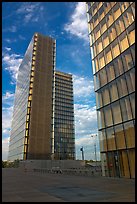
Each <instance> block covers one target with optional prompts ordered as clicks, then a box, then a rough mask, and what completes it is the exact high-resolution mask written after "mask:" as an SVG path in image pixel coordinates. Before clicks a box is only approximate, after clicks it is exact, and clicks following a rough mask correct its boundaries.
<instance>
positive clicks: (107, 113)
mask: <svg viewBox="0 0 137 204" xmlns="http://www.w3.org/2000/svg"><path fill="white" fill-rule="evenodd" d="M104 115H105V124H106V126H107V127H108V126H111V125H113V121H112V111H111V107H110V105H108V106H106V107H105V108H104Z"/></svg>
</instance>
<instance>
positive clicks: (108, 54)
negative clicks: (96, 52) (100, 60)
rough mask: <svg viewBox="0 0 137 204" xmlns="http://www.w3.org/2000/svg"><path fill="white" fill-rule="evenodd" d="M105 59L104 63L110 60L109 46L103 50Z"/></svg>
mask: <svg viewBox="0 0 137 204" xmlns="http://www.w3.org/2000/svg"><path fill="white" fill-rule="evenodd" d="M105 59H106V64H108V63H109V62H110V61H112V53H111V49H110V47H108V48H107V49H106V50H105Z"/></svg>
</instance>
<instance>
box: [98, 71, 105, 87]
mask: <svg viewBox="0 0 137 204" xmlns="http://www.w3.org/2000/svg"><path fill="white" fill-rule="evenodd" d="M99 78H100V86H101V87H102V86H104V85H105V84H107V74H106V69H105V68H103V69H102V70H100V71H99Z"/></svg>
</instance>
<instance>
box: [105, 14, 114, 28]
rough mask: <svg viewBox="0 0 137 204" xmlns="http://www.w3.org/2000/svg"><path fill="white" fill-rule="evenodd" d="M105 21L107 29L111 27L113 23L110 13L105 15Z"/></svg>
mask: <svg viewBox="0 0 137 204" xmlns="http://www.w3.org/2000/svg"><path fill="white" fill-rule="evenodd" d="M106 21H107V26H108V27H110V26H111V25H112V23H113V22H114V19H113V14H112V11H110V12H109V13H107V15H106Z"/></svg>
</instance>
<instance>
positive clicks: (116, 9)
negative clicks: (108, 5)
mask: <svg viewBox="0 0 137 204" xmlns="http://www.w3.org/2000/svg"><path fill="white" fill-rule="evenodd" d="M113 15H114V19H115V20H116V19H117V18H118V17H119V16H120V15H121V10H120V7H119V4H118V3H117V4H116V5H115V6H114V7H113Z"/></svg>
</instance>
